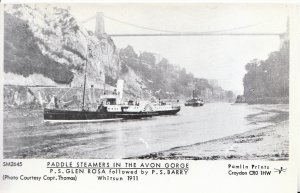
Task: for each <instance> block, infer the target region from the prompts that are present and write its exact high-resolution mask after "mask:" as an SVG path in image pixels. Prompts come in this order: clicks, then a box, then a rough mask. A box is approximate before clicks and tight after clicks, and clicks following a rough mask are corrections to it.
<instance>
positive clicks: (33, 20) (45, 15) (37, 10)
mask: <svg viewBox="0 0 300 193" xmlns="http://www.w3.org/2000/svg"><path fill="white" fill-rule="evenodd" d="M4 27H5V29H4V72H5V85H6V86H5V89H4V94H5V97H4V98H5V100H4V103H5V106H7V107H20V106H24V107H25V108H26V107H27V106H28V105H31V106H36V107H42V106H46V105H47V104H48V103H49V102H50V101H51V98H53V96H56V97H57V98H59V99H60V100H62V101H71V100H73V99H74V97H75V98H76V101H81V98H82V95H83V94H82V91H83V89H82V85H83V80H84V78H83V76H84V74H85V73H84V72H85V67H87V77H88V79H87V89H86V92H87V95H88V97H87V100H88V101H91V102H92V103H94V102H95V100H94V99H97V98H98V97H99V95H100V94H103V87H104V85H105V83H106V85H105V89H106V90H110V91H111V90H113V89H114V88H113V87H112V86H115V83H116V80H117V79H119V78H120V79H123V80H124V81H125V84H124V94H125V98H128V99H129V98H131V99H137V98H140V99H153V98H157V99H158V98H162V99H163V98H170V99H179V98H182V99H185V98H187V97H191V95H192V91H193V90H195V93H196V95H197V96H199V97H202V98H204V99H206V100H210V101H212V100H223V101H226V100H227V99H229V98H230V97H232V92H231V93H230V92H229V91H225V90H223V89H222V88H221V87H219V86H218V85H215V84H210V83H209V81H208V80H206V79H200V78H195V77H194V75H193V74H191V73H187V72H186V70H185V69H184V68H181V67H179V66H177V65H173V64H170V63H169V62H168V60H167V59H166V58H163V57H161V56H159V55H157V54H154V53H149V52H143V53H141V54H140V55H138V54H136V53H135V52H134V50H133V48H132V47H131V46H128V47H127V48H124V49H120V50H119V51H118V50H117V48H116V46H115V45H114V42H113V41H112V39H111V38H110V37H109V36H108V35H105V34H104V35H102V36H100V37H99V36H98V37H96V36H95V35H94V34H93V32H89V31H87V30H86V29H85V28H84V27H83V26H82V25H81V24H80V23H79V22H78V21H76V19H75V18H74V17H73V16H72V15H71V14H70V11H69V10H68V9H62V8H58V7H54V6H47V5H44V4H40V5H16V4H14V5H6V6H5V17H4ZM86 62H88V63H87V65H86ZM49 86H56V87H49ZM107 92H109V91H107ZM94 95H95V96H94ZM75 106H76V107H80V104H79V103H78V104H76V105H75Z"/></svg>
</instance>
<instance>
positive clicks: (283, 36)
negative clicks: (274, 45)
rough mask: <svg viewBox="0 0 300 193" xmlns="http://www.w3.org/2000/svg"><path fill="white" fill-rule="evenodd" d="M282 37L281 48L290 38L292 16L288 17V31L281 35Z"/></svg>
mask: <svg viewBox="0 0 300 193" xmlns="http://www.w3.org/2000/svg"><path fill="white" fill-rule="evenodd" d="M279 38H280V48H281V47H282V46H283V45H284V44H286V43H287V42H288V41H289V40H290V18H289V17H287V20H286V31H285V32H284V33H282V34H280V35H279Z"/></svg>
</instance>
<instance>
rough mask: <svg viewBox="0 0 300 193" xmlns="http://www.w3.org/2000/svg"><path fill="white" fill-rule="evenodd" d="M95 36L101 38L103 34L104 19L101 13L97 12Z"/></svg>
mask: <svg viewBox="0 0 300 193" xmlns="http://www.w3.org/2000/svg"><path fill="white" fill-rule="evenodd" d="M95 34H96V36H97V37H101V36H103V34H105V28H104V19H103V13H102V12H97V14H96V27H95Z"/></svg>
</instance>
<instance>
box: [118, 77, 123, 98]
mask: <svg viewBox="0 0 300 193" xmlns="http://www.w3.org/2000/svg"><path fill="white" fill-rule="evenodd" d="M123 87H124V80H118V82H117V94H118V95H119V98H120V99H122V98H123Z"/></svg>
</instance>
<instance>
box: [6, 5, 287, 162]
mask: <svg viewBox="0 0 300 193" xmlns="http://www.w3.org/2000/svg"><path fill="white" fill-rule="evenodd" d="M290 19H291V18H290V12H289V7H288V6H286V5H285V4H204V3H202V4H197V3H195V4H176V3H174V4H162V3H161V4H156V3H152V4H133V3H132V4H70V3H69V4H53V3H52V4H45V3H43V4H34V3H33V4H5V5H4V29H3V31H4V49H3V51H4V53H3V55H4V67H3V75H4V82H3V158H4V159H126V160H127V159H128V160H196V161H197V160H210V161H214V160H258V161H288V160H289V159H290V149H289V145H290V140H289V132H290V131H289V101H290V100H289V99H290V97H289V90H290V89H289V82H290V81H289V80H290V77H289V72H290V71H289V69H290V27H291V26H290Z"/></svg>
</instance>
